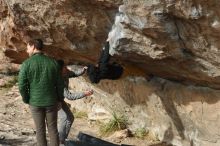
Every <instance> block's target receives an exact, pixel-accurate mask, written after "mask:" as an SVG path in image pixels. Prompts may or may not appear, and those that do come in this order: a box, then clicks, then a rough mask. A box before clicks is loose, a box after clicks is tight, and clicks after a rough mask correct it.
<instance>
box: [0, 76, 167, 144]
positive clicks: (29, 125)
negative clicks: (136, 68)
mask: <svg viewBox="0 0 220 146" xmlns="http://www.w3.org/2000/svg"><path fill="white" fill-rule="evenodd" d="M3 80H4V82H3ZM9 80H14V78H13V77H11V78H10V77H8V78H4V79H3V78H1V79H0V81H1V86H2V84H3V83H5V82H8V81H9ZM0 103H1V104H0V146H34V145H36V140H35V130H34V124H33V120H32V117H31V114H30V111H29V108H28V105H25V104H23V103H22V100H21V97H20V95H19V92H18V87H17V85H15V86H13V87H8V86H7V88H6V87H1V88H0ZM80 131H82V132H84V133H86V134H89V135H92V136H95V137H98V138H102V139H105V140H107V141H110V142H113V143H116V144H119V145H120V144H129V145H138V146H147V145H150V146H163V145H164V144H161V143H160V142H153V143H154V144H153V143H152V142H151V143H150V142H149V139H148V140H147V139H139V138H135V137H127V136H126V135H127V134H126V132H125V131H119V132H116V133H114V134H113V135H111V136H109V137H101V136H100V134H99V125H98V124H96V123H95V122H91V121H89V120H88V119H87V118H86V117H79V116H78V117H76V119H75V122H74V125H73V127H72V130H71V133H70V136H69V138H70V139H75V140H76V137H77V135H78V133H79V132H80ZM157 143H158V144H157ZM72 144H73V143H72ZM72 146H74V144H73V145H72Z"/></svg>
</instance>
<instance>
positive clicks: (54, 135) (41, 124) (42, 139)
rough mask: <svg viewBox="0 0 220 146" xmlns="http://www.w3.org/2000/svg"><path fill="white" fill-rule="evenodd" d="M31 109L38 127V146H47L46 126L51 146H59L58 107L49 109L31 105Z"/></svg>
mask: <svg viewBox="0 0 220 146" xmlns="http://www.w3.org/2000/svg"><path fill="white" fill-rule="evenodd" d="M30 109H31V113H32V117H33V119H34V123H35V127H36V134H37V144H38V146H47V140H46V124H47V128H48V133H49V137H50V146H59V136H58V130H57V105H54V106H49V107H36V106H31V105H30ZM45 121H46V122H45Z"/></svg>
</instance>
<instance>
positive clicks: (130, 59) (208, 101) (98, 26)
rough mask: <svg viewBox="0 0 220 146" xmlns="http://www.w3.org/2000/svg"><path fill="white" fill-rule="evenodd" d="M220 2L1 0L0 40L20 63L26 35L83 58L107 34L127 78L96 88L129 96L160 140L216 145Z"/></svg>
mask: <svg viewBox="0 0 220 146" xmlns="http://www.w3.org/2000/svg"><path fill="white" fill-rule="evenodd" d="M219 6H220V3H219V2H218V1H208V0H187V1H185V0H123V1H122V0H121V1H120V0H53V1H52V0H47V1H46V0H43V1H42V0H34V1H24V0H0V30H1V31H0V48H1V49H2V50H3V51H4V54H5V55H6V56H7V57H9V58H11V61H12V62H16V63H21V62H22V61H23V60H24V59H25V58H27V54H26V53H25V51H24V48H25V47H26V42H27V41H28V39H30V38H42V39H43V41H44V42H45V45H46V46H45V53H47V54H48V55H50V56H52V57H55V58H62V59H64V60H65V62H67V63H70V64H71V63H74V64H77V63H84V64H87V63H95V62H96V61H97V59H98V56H99V52H100V50H101V48H102V46H103V44H104V42H105V40H106V39H107V38H108V37H109V38H110V46H111V50H110V53H111V54H112V55H113V60H117V61H119V62H120V63H121V64H122V65H123V66H124V67H125V70H126V73H127V75H128V78H127V79H124V80H120V81H114V82H111V81H109V82H105V81H104V82H101V86H100V85H98V88H100V89H102V90H104V91H106V92H108V93H110V95H112V96H113V97H117V98H119V99H120V100H119V101H120V103H122V102H124V101H126V102H125V103H124V104H125V105H126V106H128V107H129V106H131V107H129V108H128V111H129V110H131V111H132V112H133V115H135V116H134V117H135V118H137V119H139V120H141V121H143V122H142V123H143V125H149V126H148V127H149V128H150V129H151V130H154V131H155V133H157V134H158V136H159V138H160V140H164V141H169V142H172V143H174V144H176V145H184V146H185V145H190V143H191V145H203V146H206V145H212V146H214V145H216V146H217V145H220V144H219V139H220V138H219V127H220V125H219V124H218V123H220V121H219V113H220V111H219V108H218V107H219V98H220V93H219V91H218V90H219V89H220V77H219V76H220V59H219V56H220V49H219V48H220V43H219V41H218V39H219V38H220V35H219V34H220V18H219V13H220V10H219ZM109 32H110V33H109ZM131 76H132V77H131ZM137 76H141V77H137ZM147 76H154V78H153V79H152V82H151V81H150V83H148V81H146V80H145V78H147ZM112 86H116V87H117V88H112ZM201 86H202V87H201ZM113 89H114V90H113ZM98 95H99V94H97V96H98ZM101 95H102V94H101V93H100V95H99V96H101ZM110 95H109V96H110ZM106 102H107V99H106V100H103V103H106ZM110 103H112V104H114V102H110ZM115 105H117V104H116V103H115ZM118 106H119V107H120V104H118ZM97 107H100V106H97ZM93 110H94V111H95V109H93ZM138 117H139V118H138ZM135 118H134V119H135ZM134 123H135V120H134ZM136 123H138V122H136ZM138 124H139V123H138ZM217 127H218V128H217ZM170 131H172V132H170ZM184 142H188V144H184Z"/></svg>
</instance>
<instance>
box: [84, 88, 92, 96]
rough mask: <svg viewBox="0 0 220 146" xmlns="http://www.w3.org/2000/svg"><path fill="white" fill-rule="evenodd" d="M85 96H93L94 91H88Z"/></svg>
mask: <svg viewBox="0 0 220 146" xmlns="http://www.w3.org/2000/svg"><path fill="white" fill-rule="evenodd" d="M84 94H85V96H90V95H92V94H93V90H92V89H90V90H88V91H85V92H84Z"/></svg>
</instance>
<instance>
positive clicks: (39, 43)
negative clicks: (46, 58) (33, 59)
mask: <svg viewBox="0 0 220 146" xmlns="http://www.w3.org/2000/svg"><path fill="white" fill-rule="evenodd" d="M28 44H29V45H31V46H33V45H34V47H35V48H36V49H38V50H42V49H43V46H44V44H43V41H42V40H41V39H33V40H30V41H29V42H28Z"/></svg>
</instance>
